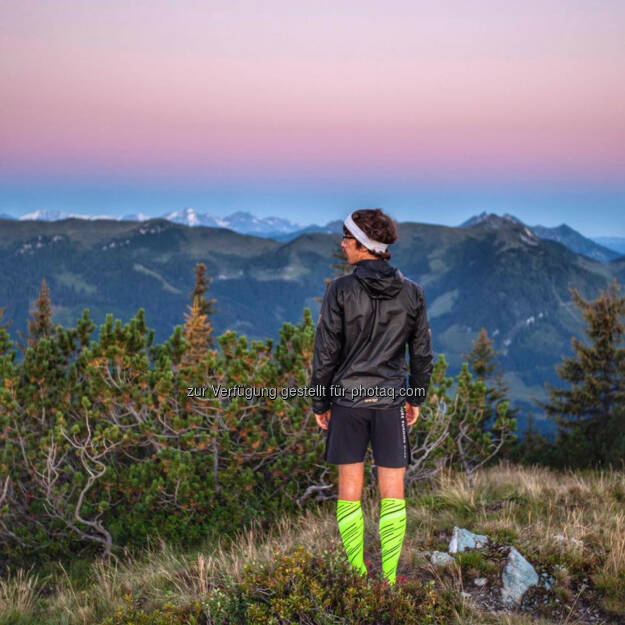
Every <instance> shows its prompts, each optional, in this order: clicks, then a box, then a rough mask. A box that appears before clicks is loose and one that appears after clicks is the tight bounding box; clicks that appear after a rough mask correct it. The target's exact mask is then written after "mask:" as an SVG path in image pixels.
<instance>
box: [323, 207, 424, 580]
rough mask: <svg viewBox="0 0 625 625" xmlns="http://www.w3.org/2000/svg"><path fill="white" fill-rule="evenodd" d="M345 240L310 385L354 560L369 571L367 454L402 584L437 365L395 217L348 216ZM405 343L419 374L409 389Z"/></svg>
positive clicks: (387, 561) (389, 562)
mask: <svg viewBox="0 0 625 625" xmlns="http://www.w3.org/2000/svg"><path fill="white" fill-rule="evenodd" d="M343 232H344V236H343V241H342V243H341V245H342V247H343V251H344V253H345V256H346V258H347V261H348V263H349V264H351V265H355V268H354V271H353V273H352V274H350V275H346V276H342V277H340V278H336V279H335V280H333V281H332V282H330V284H328V287H327V289H326V294H325V297H324V300H323V304H322V306H321V313H320V315H319V321H318V324H317V332H316V335H315V348H314V356H313V370H312V379H311V387H312V388H318V389H321V390H322V391H323V394H319V395H317V396H313V399H312V407H313V412H314V413H315V418H316V419H317V423H318V424H319V426H320V427H321V428H323V429H324V430H327V437H326V453H325V460H326V461H327V462H330V463H332V464H337V465H338V469H339V484H338V487H339V492H338V501H337V509H336V515H337V522H338V526H339V532H340V534H341V538H342V540H343V544H344V546H345V550H346V553H347V557H348V559H349V561H350V562H351V563H352V565H353V566H355V567H356V568H357V569H358V570H359V571H360V572H361V573H362V574H363V575H366V574H367V568H366V566H365V564H364V561H363V547H364V523H363V515H362V509H361V506H360V498H361V495H362V486H363V476H364V458H365V453H366V451H367V446H368V444H369V441H371V444H372V449H373V458H374V462H375V464H376V466H377V467H378V486H379V489H380V498H381V509H380V523H379V532H380V543H381V547H382V569H383V574H384V577H385V578H386V579H387V580H388V582H389V584H391V585H392V584H394V583H395V578H396V571H397V563H398V562H399V556H400V554H401V550H402V547H403V542H404V534H405V529H406V502H405V499H404V476H405V472H406V466H407V465H408V464H410V462H411V454H410V448H409V443H408V427H407V426H411V425H413V424H414V423H415V422H416V420H417V418H418V417H419V406H420V404H421V403H423V401H424V399H425V395H426V392H427V388H428V386H429V381H430V376H431V375H432V368H433V354H432V342H431V331H430V327H429V324H428V320H427V315H426V309H425V297H424V294H423V289H422V288H421V287H420V286H419V285H417V284H415V283H414V282H413V281H411V280H409V279H407V278H405V277H404V276H403V275H402V273H401V272H400V271H399V270H398V269H396V268H394V267H392V266H391V265H390V264H389V263H388V260H389V259H390V257H391V255H390V253H389V252H387V247H388V245H390V244H392V243H394V242H395V241H396V240H397V230H396V228H395V224H394V222H393V220H392V219H391V218H390V217H389V216H388V215H385V214H384V213H383V212H382V211H381V210H380V209H375V210H358V211H355V212H354V213H352V214H351V215H350V216H348V217H347V219H345V222H344V225H343ZM406 345H407V346H408V351H409V354H410V375H409V379H408V386H406V374H405V362H406Z"/></svg>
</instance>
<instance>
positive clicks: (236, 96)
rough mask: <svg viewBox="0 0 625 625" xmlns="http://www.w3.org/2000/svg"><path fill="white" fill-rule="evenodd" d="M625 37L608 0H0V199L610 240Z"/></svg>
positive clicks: (15, 203) (4, 207)
mask: <svg viewBox="0 0 625 625" xmlns="http://www.w3.org/2000/svg"><path fill="white" fill-rule="evenodd" d="M624 42H625V2H623V1H622V0H605V1H602V0H594V1H580V0H541V1H538V0H526V1H525V2H523V3H513V2H501V1H495V0H474V1H472V2H466V1H464V0H463V1H450V2H447V3H442V4H441V5H440V6H438V5H436V4H435V3H431V2H427V3H426V2H419V1H416V0H412V1H399V0H385V1H384V2H382V1H379V2H373V1H366V0H360V1H359V2H356V1H351V0H350V1H344V0H333V1H332V2H329V1H321V0H317V1H316V2H314V3H313V2H310V3H300V2H293V1H292V0H269V1H265V2H262V1H257V2H252V1H247V2H237V1H236V0H229V1H228V2H223V1H221V0H211V2H192V1H190V0H177V1H176V2H174V1H173V0H172V1H168V2H166V1H163V0H149V1H147V0H145V1H136V0H135V1H132V0H124V1H121V0H107V1H106V2H86V1H79V0H73V1H70V0H47V1H46V0H37V1H35V0H22V1H20V2H16V1H15V0H0V93H1V94H2V95H1V96H0V212H2V211H4V212H12V213H13V214H15V215H18V214H23V213H26V212H29V211H31V210H33V209H35V208H48V207H52V206H53V205H54V207H57V208H58V206H59V205H66V206H68V207H69V208H70V209H71V210H73V211H81V212H84V213H89V212H93V213H96V212H102V211H106V212H107V213H108V214H119V213H126V212H139V211H143V212H148V213H149V212H150V211H151V210H152V211H153V212H155V214H156V213H157V212H158V211H160V210H161V205H163V206H164V207H165V208H163V210H166V209H170V210H173V209H176V208H184V206H185V205H188V204H189V202H191V201H193V202H194V203H195V204H194V206H195V208H197V209H198V210H199V211H201V212H212V213H213V214H226V213H227V212H228V211H229V210H231V208H232V207H235V208H236V209H239V208H241V209H248V210H250V211H251V212H254V213H256V214H259V215H263V214H276V215H282V216H285V217H291V218H292V219H294V220H295V221H300V222H302V223H307V222H310V221H318V222H322V221H324V219H331V218H337V217H338V216H340V215H341V214H343V213H345V212H346V211H348V210H350V209H351V210H353V209H354V208H360V207H362V206H373V205H376V206H378V205H380V203H381V202H385V203H386V204H385V206H384V208H387V209H388V210H390V212H393V210H394V211H395V213H396V216H397V217H398V218H401V219H411V220H414V221H427V222H436V223H447V222H449V223H450V224H451V223H453V224H455V223H457V222H458V221H459V219H461V218H463V217H465V213H466V217H468V216H469V215H470V214H473V213H474V212H478V211H476V210H474V208H473V207H474V206H475V207H476V208H478V209H479V210H489V209H490V208H493V205H492V204H488V201H487V199H486V198H487V197H489V196H490V197H491V198H492V197H493V194H500V195H499V196H498V197H500V199H501V201H502V202H503V204H506V201H509V203H510V205H512V206H514V205H515V204H516V203H519V202H521V206H520V207H519V208H518V210H517V212H518V213H519V215H518V216H519V217H521V218H524V219H528V221H529V222H531V221H532V219H531V217H530V216H529V213H531V211H532V210H537V211H538V212H539V213H542V214H543V216H544V218H543V219H542V223H544V224H545V225H555V224H552V223H549V222H550V220H551V221H555V222H557V223H561V222H562V221H567V222H568V223H570V224H571V225H573V226H574V227H575V225H576V223H577V225H578V227H580V226H582V229H583V230H584V231H585V233H587V234H589V235H600V234H620V235H625V220H624V219H623V217H621V216H620V215H621V214H623V213H625V210H624V209H625V43H624ZM450 189H453V192H452V191H450ZM98 190H100V191H98ZM437 194H438V196H437ZM441 194H442V195H441ZM480 194H483V195H480ZM528 194H529V195H528ZM434 196H437V197H443V196H444V197H447V198H448V201H447V203H446V204H444V206H446V208H443V204H440V203H438V204H436V203H434V204H428V203H427V202H424V198H426V197H434ZM480 197H482V198H483V201H480ZM528 197H534V198H535V202H534V204H533V205H532V204H528V203H527V202H525V203H523V202H522V201H521V199H522V198H528ZM567 197H568V198H569V200H570V199H571V198H572V197H573V198H575V201H570V202H569V203H568V204H567V203H566V201H565V199H563V198H567ZM86 198H91V199H90V201H89V203H88V205H84V206H82V209H81V208H80V206H81V202H86ZM148 198H152V199H148ZM165 198H168V199H167V200H165ZM262 198H264V199H262ZM272 198H273V199H272ZM449 198H451V199H449ZM453 198H456V200H454V199H453ZM463 198H464V199H463ZM537 198H538V199H537ZM554 198H555V199H554ZM557 198H559V199H557ZM583 198H586V200H587V202H586V203H584V202H585V201H582V199H583ZM164 202H167V203H166V204H164ZM419 206H421V208H417V207H419ZM539 206H540V207H542V208H540V209H539V208H538V207H539ZM574 206H578V207H582V208H573V207H574ZM437 207H438V214H436V212H437ZM592 207H594V211H593V212H594V214H593V215H590V218H589V216H588V211H589V209H591V208H592ZM494 208H495V210H498V209H499V205H497V206H496V207H494ZM313 210H314V211H316V213H317V214H318V215H319V217H318V218H315V219H313V218H312V216H311V214H310V211H313ZM500 210H506V208H505V206H502V208H501V209H500ZM523 210H527V211H529V213H528V215H525V214H523V212H522V211H523ZM337 211H338V212H337ZM441 211H442V212H441ZM545 211H547V212H546V213H545ZM549 211H551V212H549ZM443 213H444V214H443ZM560 216H562V217H563V218H560ZM536 223H538V222H536Z"/></svg>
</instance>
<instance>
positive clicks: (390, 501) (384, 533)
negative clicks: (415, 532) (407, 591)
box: [378, 467, 406, 585]
mask: <svg viewBox="0 0 625 625" xmlns="http://www.w3.org/2000/svg"><path fill="white" fill-rule="evenodd" d="M405 473H406V468H405V467H401V468H399V469H393V468H389V467H378V485H379V488H380V498H381V507H380V526H379V529H380V544H381V546H382V571H383V572H384V577H385V578H386V579H387V580H388V581H389V584H391V585H393V584H394V583H395V576H396V573H397V563H398V562H399V556H400V555H401V550H402V547H403V544H404V535H405V533H406V500H405V499H404V475H405Z"/></svg>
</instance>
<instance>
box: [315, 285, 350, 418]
mask: <svg viewBox="0 0 625 625" xmlns="http://www.w3.org/2000/svg"><path fill="white" fill-rule="evenodd" d="M344 340H345V333H344V329H343V306H342V301H340V293H339V291H338V289H337V286H336V280H333V281H332V282H330V283H329V284H328V286H327V288H326V293H325V296H324V298H323V303H322V304H321V313H320V315H319V321H318V323H317V332H316V334H315V348H314V353H313V366H312V376H311V383H310V386H311V387H312V388H313V389H316V388H317V387H320V388H321V389H322V392H323V393H324V394H323V395H313V396H312V408H313V412H314V413H315V414H321V413H322V412H325V411H326V410H327V409H328V408H329V407H330V384H331V382H332V377H333V375H334V372H335V371H336V369H337V367H338V366H339V364H340V362H339V358H340V355H341V350H342V349H343V343H344Z"/></svg>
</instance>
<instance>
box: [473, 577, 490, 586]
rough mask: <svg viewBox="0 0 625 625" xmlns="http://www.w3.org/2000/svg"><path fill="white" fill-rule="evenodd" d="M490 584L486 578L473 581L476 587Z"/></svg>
mask: <svg viewBox="0 0 625 625" xmlns="http://www.w3.org/2000/svg"><path fill="white" fill-rule="evenodd" d="M487 582H488V580H487V579H486V578H485V577H478V578H477V579H474V580H473V583H474V584H475V585H476V586H484V584H486V583H487Z"/></svg>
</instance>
